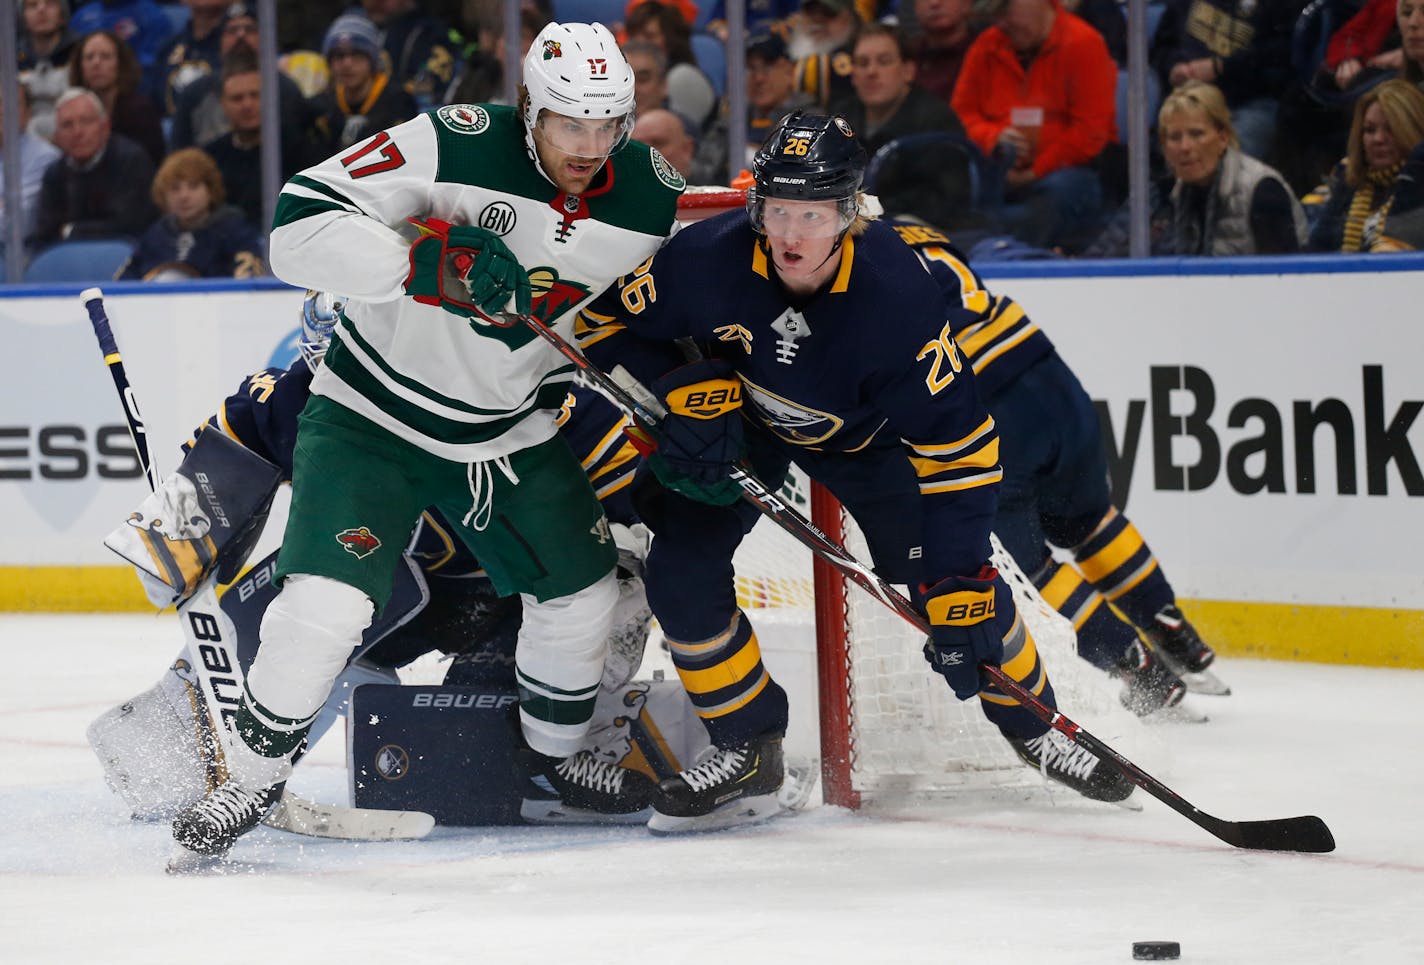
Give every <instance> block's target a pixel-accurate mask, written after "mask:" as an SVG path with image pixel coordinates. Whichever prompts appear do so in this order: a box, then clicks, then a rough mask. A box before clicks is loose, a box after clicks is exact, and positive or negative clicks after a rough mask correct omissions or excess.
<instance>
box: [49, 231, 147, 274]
mask: <svg viewBox="0 0 1424 965" xmlns="http://www.w3.org/2000/svg"><path fill="white" fill-rule="evenodd" d="M131 254H133V242H132V241H130V240H128V239H126V238H125V239H120V238H110V239H103V240H97V239H96V240H93V241H61V242H60V243H59V244H57V245H52V246H50V247H49V248H46V249H45V250H44V251H42V252H40V253H39V254H37V255H35V257H34V259H33V260H32V261H31V262H30V265H29V267H28V268H26V269H25V281H47V282H64V281H109V280H111V279H112V278H113V277H114V273H115V272H117V271H118V270H119V269H120V268H122V267H123V265H124V262H125V261H127V260H128V257H129V255H131Z"/></svg>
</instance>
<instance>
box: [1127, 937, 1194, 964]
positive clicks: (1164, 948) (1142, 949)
mask: <svg viewBox="0 0 1424 965" xmlns="http://www.w3.org/2000/svg"><path fill="white" fill-rule="evenodd" d="M1181 957H1182V946H1181V943H1179V942H1133V943H1132V959H1133V961H1136V962H1169V961H1175V960H1176V959H1178V958H1181Z"/></svg>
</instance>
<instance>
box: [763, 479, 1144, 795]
mask: <svg viewBox="0 0 1424 965" xmlns="http://www.w3.org/2000/svg"><path fill="white" fill-rule="evenodd" d="M782 496H783V498H788V499H789V500H790V501H791V502H793V504H794V505H796V507H797V508H798V509H799V510H801V512H802V513H803V515H807V516H810V511H809V498H808V491H807V482H806V479H805V477H804V476H802V475H800V474H799V473H797V472H796V471H795V470H793V478H792V480H791V481H790V482H789V483H788V486H787V488H786V489H785V490H784V491H783V493H782ZM845 525H846V532H845V545H846V548H847V549H848V550H849V551H850V552H851V553H852V554H853V555H855V556H856V557H857V558H858V559H861V560H865V561H867V562H868V561H869V560H870V556H869V553H868V552H867V550H866V545H865V541H864V539H863V537H862V536H861V535H860V532H859V531H858V530H857V529H856V528H855V525H854V523H853V522H851V521H849V520H848V519H846V524H845ZM994 551H995V552H994V564H995V565H996V566H997V567H998V568H999V570H1000V572H1002V573H1003V574H1004V575H1005V578H1006V579H1007V580H1008V581H1009V583H1010V585H1011V586H1012V587H1013V590H1014V597H1015V600H1016V602H1017V605H1018V607H1019V610H1020V612H1021V613H1022V614H1023V617H1024V620H1025V621H1026V623H1027V624H1028V627H1029V631H1030V632H1031V633H1032V634H1033V637H1034V641H1035V643H1036V645H1037V647H1038V651H1039V653H1040V655H1041V656H1042V659H1043V661H1044V663H1045V665H1046V666H1047V667H1048V670H1049V676H1050V679H1051V680H1052V682H1053V687H1054V690H1055V692H1056V693H1057V696H1058V706H1059V709H1060V710H1062V711H1063V712H1064V713H1066V714H1067V715H1068V716H1069V717H1071V718H1072V719H1073V720H1075V721H1076V722H1078V723H1079V724H1082V725H1083V726H1084V727H1086V728H1087V729H1088V730H1090V731H1092V732H1093V733H1094V734H1095V735H1096V736H1098V737H1100V738H1102V739H1103V740H1105V741H1107V742H1108V743H1109V744H1111V745H1113V746H1114V747H1115V748H1116V749H1117V750H1118V751H1120V752H1122V753H1124V754H1126V755H1127V756H1128V757H1132V756H1133V751H1134V748H1137V749H1141V747H1142V745H1143V743H1144V742H1145V741H1146V740H1147V739H1148V738H1147V735H1146V733H1145V730H1144V728H1143V727H1142V725H1141V724H1140V722H1139V721H1138V720H1137V718H1135V717H1134V716H1133V715H1132V714H1131V713H1129V712H1128V711H1126V710H1125V709H1123V707H1122V705H1121V704H1120V703H1119V702H1118V699H1117V693H1118V690H1119V685H1118V684H1117V683H1116V682H1115V681H1112V680H1110V679H1109V678H1108V677H1107V676H1106V675H1105V674H1104V673H1102V672H1101V671H1099V670H1097V669H1096V668H1094V667H1092V666H1090V665H1089V664H1088V663H1087V662H1085V661H1083V660H1081V659H1079V658H1078V656H1077V640H1076V637H1075V635H1074V633H1073V628H1072V626H1071V624H1069V622H1068V621H1067V620H1066V619H1064V618H1063V617H1062V616H1060V615H1059V614H1058V613H1056V612H1055V611H1054V610H1053V609H1052V608H1050V607H1049V606H1048V604H1046V603H1044V602H1043V599H1042V597H1040V596H1039V595H1038V592H1037V590H1035V589H1034V587H1033V585H1032V584H1031V583H1030V582H1029V580H1028V579H1027V577H1025V576H1024V575H1023V573H1022V572H1021V571H1020V570H1019V568H1018V567H1017V566H1016V565H1015V564H1014V562H1013V560H1012V559H1011V558H1010V557H1009V556H1008V554H1007V553H1006V552H1005V551H1004V550H1003V548H1002V547H1001V546H1000V545H999V543H998V541H997V540H995V541H994ZM735 565H736V571H737V589H738V597H739V601H740V603H741V605H742V607H743V608H744V609H745V610H746V611H747V612H748V613H749V614H750V615H751V617H752V620H753V623H756V624H760V623H763V622H767V623H785V622H786V621H788V620H790V621H793V622H794V621H807V622H808V623H810V622H814V613H813V605H814V591H813V581H812V567H811V553H810V551H809V550H808V549H806V548H805V547H803V546H802V545H801V544H800V543H798V542H797V541H796V540H795V539H794V538H793V537H791V536H790V535H788V534H786V533H785V532H783V531H782V530H781V529H779V528H778V527H776V526H775V524H773V523H771V522H770V521H767V520H762V521H760V522H758V524H757V526H756V527H755V528H754V529H753V530H752V532H751V534H750V535H749V536H748V537H747V539H746V540H745V541H744V542H743V544H742V547H741V548H740V550H739V551H738V553H737V556H736V559H735ZM845 596H846V610H847V619H846V623H845V633H846V637H847V653H848V663H849V666H848V667H847V668H846V670H845V672H844V673H843V674H840V675H838V676H839V679H834V678H835V677H836V676H837V675H834V674H832V675H830V676H832V677H833V679H824V676H823V679H821V680H820V687H821V688H823V689H824V688H832V689H835V690H839V691H844V690H845V689H846V688H849V690H850V709H851V714H850V720H851V727H850V734H849V748H848V758H849V760H850V762H851V782H852V786H853V787H854V788H855V790H856V791H858V792H859V793H861V794H862V795H865V796H867V797H868V798H870V799H872V800H874V799H886V798H888V797H893V796H896V795H903V794H907V793H909V794H934V793H935V792H939V791H945V790H954V789H958V788H965V787H971V788H996V787H1019V786H1023V785H1027V784H1033V783H1037V782H1039V781H1041V777H1040V775H1039V774H1038V773H1037V772H1036V771H1033V770H1030V769H1029V768H1028V767H1026V766H1024V765H1023V764H1022V763H1021V762H1020V761H1019V759H1018V758H1017V757H1016V756H1015V755H1014V753H1013V751H1012V749H1011V748H1010V747H1009V745H1008V743H1007V742H1006V741H1005V740H1004V739H1003V737H1002V736H1001V735H1000V733H999V731H998V729H997V728H995V727H993V726H992V725H990V724H989V723H988V722H987V721H986V720H985V719H984V716H983V714H982V712H981V711H980V709H979V701H978V700H973V701H968V702H961V701H959V700H956V699H955V697H954V694H953V693H952V692H951V691H950V689H949V687H948V686H947V685H946V684H945V682H944V681H943V679H941V678H940V677H939V676H937V675H935V674H934V673H933V672H931V671H930V669H929V666H928V664H927V663H926V662H925V659H924V657H923V655H922V653H921V648H922V645H923V637H921V636H920V634H919V633H918V631H916V629H915V628H914V627H912V626H911V625H909V624H908V623H906V622H905V621H904V620H903V619H902V618H901V617H899V616H897V615H896V614H895V613H893V612H892V611H891V610H890V609H889V608H887V607H886V606H885V605H883V604H882V603H880V602H878V601H877V600H875V599H874V598H872V597H871V596H870V594H868V593H866V592H865V591H863V590H861V589H860V588H858V587H856V586H853V585H848V586H847V588H846V594H845ZM759 632H760V628H759ZM829 739H830V740H831V741H832V742H837V741H839V740H840V739H839V738H836V737H834V736H833V737H831V738H829ZM824 743H825V740H823V745H824ZM822 753H823V755H825V756H826V757H827V758H829V759H832V760H834V759H835V758H836V755H837V754H841V755H842V756H847V755H846V749H842V748H838V747H836V746H829V747H827V746H823V747H822Z"/></svg>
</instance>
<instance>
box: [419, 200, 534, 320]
mask: <svg viewBox="0 0 1424 965" xmlns="http://www.w3.org/2000/svg"><path fill="white" fill-rule="evenodd" d="M410 223H411V224H413V225H415V226H416V227H417V228H419V229H420V237H419V238H417V239H416V240H415V243H414V244H412V245H411V246H410V274H408V275H407V276H406V279H405V291H406V294H408V295H410V296H411V297H412V298H414V299H415V300H416V301H418V302H420V303H421V304H423V305H439V306H440V307H441V308H443V309H445V310H446V311H447V312H452V313H454V314H456V315H460V316H462V317H464V318H478V317H479V311H476V309H479V310H480V311H483V312H484V313H485V314H486V315H493V314H494V313H495V312H502V311H504V310H506V309H507V308H508V307H509V298H510V296H511V295H513V296H514V310H515V311H516V312H518V313H519V314H520V315H527V314H528V313H529V309H530V305H531V298H530V291H529V275H528V274H526V273H525V271H524V269H523V267H521V266H520V264H519V260H518V259H517V258H515V257H514V253H513V252H512V251H510V250H509V246H508V245H506V244H505V243H504V241H503V240H501V239H500V237H499V235H497V234H495V233H494V232H492V231H487V230H485V229H484V228H477V227H473V226H471V225H453V224H450V223H449V222H448V221H441V220H439V219H437V218H426V219H424V220H421V219H419V218H411V219H410Z"/></svg>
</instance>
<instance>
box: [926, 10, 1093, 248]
mask: <svg viewBox="0 0 1424 965" xmlns="http://www.w3.org/2000/svg"><path fill="white" fill-rule="evenodd" d="M978 9H979V10H980V11H981V12H982V13H984V14H985V15H987V16H989V17H990V18H991V19H992V22H993V25H992V26H991V27H989V28H988V29H987V30H985V31H984V32H983V33H982V34H980V35H979V37H978V38H977V39H976V40H975V41H974V43H973V44H972V45H971V46H970V48H969V53H968V54H966V55H965V58H964V67H963V69H962V70H961V71H960V73H959V81H958V83H957V84H956V85H955V88H954V98H953V100H952V101H951V105H952V106H953V108H954V112H955V113H956V114H957V115H959V119H960V121H961V122H962V123H963V124H964V129H965V131H966V132H968V134H969V137H970V138H971V139H972V140H973V141H974V143H975V144H977V145H979V148H980V149H981V150H983V151H984V152H985V153H987V154H991V155H993V156H994V157H995V158H996V159H997V160H999V162H1000V163H1001V165H1002V166H1003V167H1004V169H1005V174H1004V184H1005V201H1006V202H1007V203H1006V205H1005V207H1004V212H1003V222H1004V227H1006V228H1007V229H1008V230H1010V231H1011V232H1013V234H1014V235H1016V236H1017V237H1018V238H1019V239H1020V240H1022V241H1025V242H1027V243H1028V244H1031V245H1037V246H1039V247H1045V248H1047V247H1056V248H1063V249H1065V250H1072V249H1074V248H1076V247H1077V246H1078V245H1079V244H1080V243H1081V242H1082V241H1083V239H1085V238H1086V237H1087V236H1088V235H1089V234H1090V233H1091V232H1092V230H1093V228H1094V227H1095V226H1096V223H1097V220H1098V218H1099V215H1100V213H1101V208H1102V204H1103V193H1102V185H1101V183H1100V181H1099V179H1098V172H1097V169H1096V167H1095V161H1096V160H1097V158H1098V156H1099V155H1100V154H1101V153H1102V151H1103V149H1104V148H1105V147H1106V146H1107V145H1108V143H1109V142H1110V141H1111V140H1112V139H1113V138H1114V137H1115V135H1116V127H1115V124H1114V119H1113V118H1114V110H1115V102H1114V97H1115V92H1116V85H1117V68H1116V66H1115V65H1114V64H1113V60H1112V57H1111V56H1110V55H1109V54H1108V48H1107V44H1106V43H1104V41H1103V38H1102V35H1101V34H1099V33H1098V32H1097V31H1096V30H1094V29H1093V28H1092V27H1090V26H1089V25H1088V24H1087V23H1085V22H1084V21H1082V20H1080V19H1079V18H1078V17H1075V16H1074V15H1073V14H1071V13H1068V12H1067V11H1065V10H1064V9H1063V7H1062V6H1061V4H1060V3H1059V2H1058V0H982V2H981V3H980V4H979V7H978Z"/></svg>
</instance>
